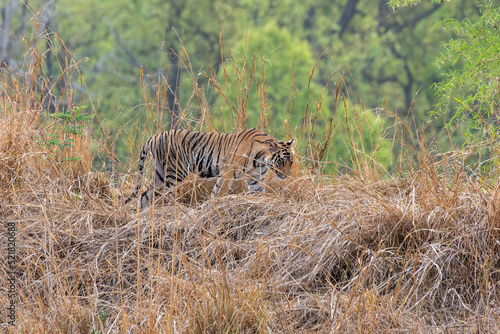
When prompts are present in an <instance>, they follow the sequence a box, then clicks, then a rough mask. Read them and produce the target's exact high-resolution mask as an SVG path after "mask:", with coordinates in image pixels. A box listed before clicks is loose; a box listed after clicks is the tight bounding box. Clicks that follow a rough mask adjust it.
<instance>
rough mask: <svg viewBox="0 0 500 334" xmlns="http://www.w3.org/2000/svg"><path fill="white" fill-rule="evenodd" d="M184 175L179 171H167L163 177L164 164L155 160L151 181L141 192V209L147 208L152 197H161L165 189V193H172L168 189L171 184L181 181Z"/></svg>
mask: <svg viewBox="0 0 500 334" xmlns="http://www.w3.org/2000/svg"><path fill="white" fill-rule="evenodd" d="M167 170H168V169H167ZM185 177H186V175H184V173H180V171H169V172H167V175H166V177H165V166H163V165H162V164H160V163H158V162H157V163H156V169H155V177H154V179H153V182H151V185H150V186H149V189H148V190H146V191H145V192H143V193H142V194H141V199H140V202H141V209H144V208H147V207H148V206H149V205H150V202H151V201H152V200H153V198H155V197H156V198H159V197H161V196H162V195H164V193H165V191H166V190H169V192H168V193H167V195H172V191H171V190H170V189H171V188H172V186H175V185H177V184H178V183H180V182H182V181H183V180H184V178H185Z"/></svg>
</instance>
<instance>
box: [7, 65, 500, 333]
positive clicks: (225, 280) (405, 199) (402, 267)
mask: <svg viewBox="0 0 500 334" xmlns="http://www.w3.org/2000/svg"><path fill="white" fill-rule="evenodd" d="M29 71H30V72H29V73H30V75H31V77H32V78H34V77H39V76H40V73H39V72H37V71H38V70H37V69H36V68H30V70H29ZM5 74H6V72H3V75H5ZM29 77H30V76H20V77H17V76H15V75H13V74H12V75H11V76H10V77H9V78H10V79H9V80H7V79H6V77H2V83H3V87H2V89H3V90H2V95H1V98H0V107H1V108H2V113H1V119H0V194H1V196H0V207H1V211H0V218H1V220H2V222H3V223H5V222H15V224H16V227H17V231H16V241H17V243H16V252H17V259H18V262H17V264H18V266H19V267H18V270H17V271H16V272H17V279H18V280H17V297H18V298H17V299H16V303H17V304H16V306H17V319H16V327H15V328H12V327H9V326H8V325H7V324H5V323H2V324H0V328H2V330H4V329H8V330H10V331H11V332H15V331H19V332H51V333H58V332H81V333H92V332H135V333H139V332H153V333H174V332H175V333H176V332H188V333H190V332H196V333H222V332H231V333H254V332H259V333H260V332H283V333H291V332H324V333H328V332H356V333H359V332H366V333H386V332H391V331H394V332H396V331H403V332H415V333H427V332H429V333H431V332H432V333H434V332H437V331H441V332H460V331H464V332H498V331H500V325H499V324H500V293H499V289H500V283H499V282H500V241H499V240H500V217H499V214H498V212H499V211H498V206H499V204H500V201H499V187H498V182H497V180H496V179H494V178H493V177H491V178H490V179H486V180H485V179H479V178H470V177H469V176H468V174H466V173H465V172H464V168H463V167H462V166H461V164H460V159H458V158H456V157H457V156H458V153H460V152H455V153H450V154H448V155H441V156H434V157H433V156H430V155H428V154H426V153H425V152H424V153H422V154H420V155H419V156H418V158H419V159H418V160H419V166H418V168H416V167H409V168H408V169H407V170H408V173H407V174H406V175H407V176H405V177H401V178H394V177H389V178H385V179H384V180H380V178H379V177H374V175H377V173H376V172H374V170H370V169H368V168H364V169H357V170H355V171H354V173H352V175H354V176H343V177H337V178H330V179H328V178H321V177H319V176H316V175H315V174H314V173H309V172H307V171H301V172H299V171H295V177H294V178H293V179H291V180H287V181H277V180H270V184H269V188H268V189H267V193H266V194H262V195H258V196H257V195H241V194H233V195H229V196H226V197H222V198H209V197H208V198H207V196H206V195H205V196H203V194H204V193H206V191H204V190H203V189H198V190H199V192H201V195H202V196H201V200H200V203H198V204H189V203H190V200H191V199H192V198H193V194H192V193H191V194H190V193H189V191H192V189H194V187H192V183H187V184H186V185H184V186H182V187H181V188H183V189H179V191H180V193H181V195H182V194H183V199H182V200H179V201H176V202H171V203H168V204H167V205H158V206H155V207H154V208H152V209H149V210H146V211H144V212H137V210H135V207H134V205H132V204H131V205H128V206H123V205H122V198H123V196H122V195H123V194H125V195H128V194H129V193H130V192H131V189H132V185H131V182H130V183H125V185H124V189H118V188H116V187H114V186H113V185H112V184H111V182H110V180H109V179H108V178H107V176H106V175H103V174H102V173H99V172H96V171H91V169H90V165H91V160H92V157H91V155H90V153H89V152H91V149H90V145H91V143H90V139H88V138H87V137H85V136H82V137H83V138H81V139H80V140H78V141H77V142H76V143H75V145H74V147H73V148H71V149H68V151H67V152H66V153H65V154H67V155H68V156H78V157H80V158H81V160H80V161H78V162H65V163H62V162H60V161H59V159H60V158H61V157H57V156H56V157H51V156H50V154H49V153H50V152H49V149H48V148H46V147H42V146H40V145H39V144H38V143H37V141H38V140H39V138H40V137H43V136H44V135H45V134H48V133H49V134H50V133H57V134H58V135H59V136H62V134H61V133H60V130H58V129H57V128H56V127H54V126H51V125H47V124H45V125H43V124H40V122H39V112H38V110H41V109H43V108H42V105H41V102H40V101H41V100H42V99H41V98H40V93H39V91H38V89H37V87H32V86H30V82H31V81H30V80H29V79H26V78H29ZM443 157H445V158H443ZM130 181H133V180H130ZM207 188H208V189H209V188H210V184H208V187H207ZM122 190H123V192H122ZM198 195H200V194H198ZM2 238H3V236H2ZM0 245H2V246H1V247H2V251H1V252H0V259H1V261H0V263H2V265H1V266H0V305H2V306H5V305H8V303H9V299H8V297H7V291H6V287H7V286H8V283H7V281H6V277H7V271H8V269H7V267H6V265H5V263H6V255H7V252H6V250H5V249H3V248H5V246H4V245H5V242H4V240H2V241H1V243H0ZM1 312H4V308H2V311H1ZM0 314H1V316H2V321H3V319H5V317H6V315H5V314H4V313H0Z"/></svg>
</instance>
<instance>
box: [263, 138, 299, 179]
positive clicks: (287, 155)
mask: <svg viewBox="0 0 500 334" xmlns="http://www.w3.org/2000/svg"><path fill="white" fill-rule="evenodd" d="M294 142H295V139H292V140H289V141H287V142H286V143H285V142H282V141H277V140H272V141H269V144H270V152H271V154H272V157H271V159H270V162H271V168H272V169H273V170H274V171H275V172H276V176H277V177H278V178H280V179H282V180H283V179H285V178H287V177H288V176H290V173H291V171H292V164H293V149H292V144H293V143H294Z"/></svg>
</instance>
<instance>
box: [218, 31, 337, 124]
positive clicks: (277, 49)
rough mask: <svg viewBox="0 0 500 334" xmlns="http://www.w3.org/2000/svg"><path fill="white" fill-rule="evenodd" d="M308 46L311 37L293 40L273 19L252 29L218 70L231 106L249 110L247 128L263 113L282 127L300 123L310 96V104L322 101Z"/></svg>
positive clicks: (235, 109) (235, 108) (247, 111)
mask: <svg viewBox="0 0 500 334" xmlns="http://www.w3.org/2000/svg"><path fill="white" fill-rule="evenodd" d="M310 49H311V48H310V46H309V44H308V43H307V41H305V40H300V39H298V38H293V37H292V36H291V35H290V33H289V32H288V30H287V29H286V28H279V27H278V26H277V25H276V23H274V22H270V23H268V24H266V25H265V26H263V27H256V28H254V29H252V30H250V31H248V35H247V36H246V38H245V39H243V40H242V41H240V42H239V43H237V44H236V45H235V47H234V48H233V50H232V53H231V58H230V59H229V60H228V62H227V63H226V64H225V66H224V67H222V66H221V67H220V70H219V74H218V79H219V82H225V81H226V79H227V85H226V87H225V96H226V97H227V99H228V100H229V101H225V102H226V103H227V104H228V105H229V109H232V110H233V111H237V110H238V109H240V110H241V109H243V110H246V113H247V116H248V119H247V120H246V125H247V127H255V126H257V125H258V123H259V120H260V117H261V114H264V115H265V117H266V118H268V119H271V120H272V121H273V122H274V123H275V124H277V125H278V126H279V127H281V126H283V124H284V121H285V120H288V122H289V123H290V125H291V126H292V127H296V126H298V125H299V124H300V115H302V114H303V113H304V111H305V110H306V108H307V103H308V99H310V103H311V104H312V101H313V99H314V98H316V99H318V100H319V95H320V94H321V93H322V90H323V89H324V88H323V87H321V86H320V85H319V84H318V83H317V82H315V81H312V82H311V84H310V85H309V76H310V74H311V69H312V66H313V65H314V58H313V55H312V53H311V51H310ZM247 63H248V65H247V66H245V64H247ZM252 72H254V73H252ZM264 92H265V94H264ZM308 95H310V96H308ZM292 115H295V117H291V116H292ZM297 115H299V117H297ZM327 116H328V115H327Z"/></svg>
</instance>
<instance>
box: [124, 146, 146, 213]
mask: <svg viewBox="0 0 500 334" xmlns="http://www.w3.org/2000/svg"><path fill="white" fill-rule="evenodd" d="M149 143H150V141H149V140H148V142H147V143H146V144H145V145H144V146H143V147H142V150H141V156H140V158H139V173H138V179H137V183H136V186H135V190H134V192H133V193H132V195H130V196H129V197H128V198H127V199H126V200H125V202H124V204H127V203H128V202H130V201H131V200H132V198H134V197H136V196H137V194H138V193H139V189H141V185H142V175H143V172H144V163H145V161H146V157H147V155H148V153H149V151H150V147H149Z"/></svg>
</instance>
